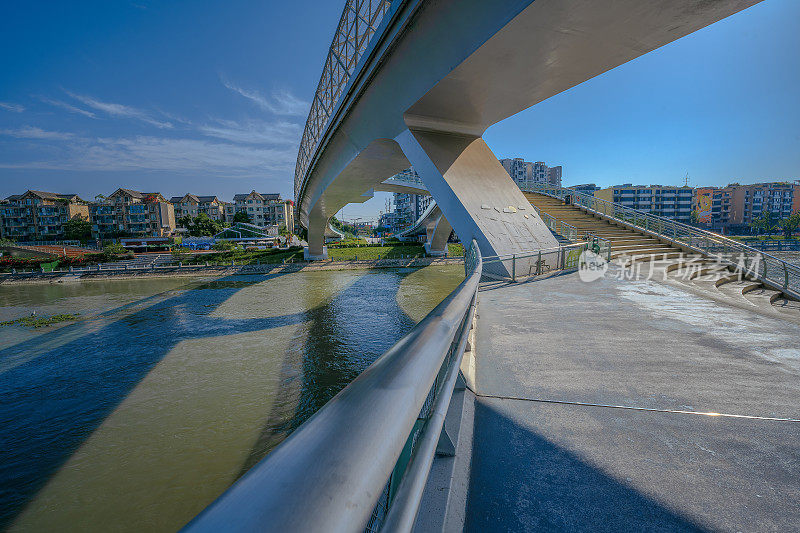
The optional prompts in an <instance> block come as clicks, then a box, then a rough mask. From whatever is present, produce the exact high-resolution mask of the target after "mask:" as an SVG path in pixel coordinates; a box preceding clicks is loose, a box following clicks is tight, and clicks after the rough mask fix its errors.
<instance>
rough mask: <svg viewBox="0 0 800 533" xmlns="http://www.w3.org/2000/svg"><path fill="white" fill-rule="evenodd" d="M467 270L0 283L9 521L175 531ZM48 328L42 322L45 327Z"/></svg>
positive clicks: (1, 443) (1, 490)
mask: <svg viewBox="0 0 800 533" xmlns="http://www.w3.org/2000/svg"><path fill="white" fill-rule="evenodd" d="M462 279H463V267H461V266H455V265H454V266H435V267H428V268H425V269H421V270H410V269H405V270H402V269H398V270H380V271H378V270H376V271H339V272H332V271H322V272H307V273H303V272H300V273H293V274H286V275H279V276H263V275H259V276H231V277H227V278H223V279H217V280H196V281H190V282H187V281H186V279H183V280H169V279H165V280H144V279H143V280H133V281H124V282H123V281H99V282H89V283H83V284H74V285H67V284H63V285H46V286H35V285H30V286H13V287H12V286H0V301H2V310H0V320H11V319H14V318H18V317H19V316H25V315H26V314H29V313H30V312H31V310H34V309H35V310H36V311H37V314H40V315H44V314H55V313H80V314H81V319H80V320H79V321H77V322H75V323H73V324H67V325H61V324H60V325H58V326H56V327H50V328H41V329H39V330H34V331H31V330H26V329H24V328H20V327H16V326H11V327H8V326H7V327H4V328H2V329H0V395H3V396H4V397H5V398H6V399H7V400H8V401H4V402H3V404H2V405H0V424H2V425H3V427H4V428H6V430H5V433H4V434H3V435H0V502H2V503H0V529H3V528H4V527H7V528H9V529H10V530H12V531H55V530H58V531H142V530H147V531H174V530H176V529H178V528H180V527H181V526H182V525H183V524H184V523H185V522H186V521H188V520H189V519H191V517H192V516H194V515H195V514H196V513H197V512H199V511H200V510H202V508H203V507H205V506H206V505H207V504H208V503H210V502H211V501H213V499H214V498H216V497H217V496H218V495H219V494H220V493H221V492H223V491H224V490H225V489H226V488H227V487H228V486H230V484H231V483H232V482H233V481H235V480H236V479H237V478H238V477H239V476H240V475H241V474H242V473H244V472H245V471H247V469H248V468H250V467H251V466H252V465H253V464H255V463H256V462H258V461H259V460H260V459H261V458H263V457H264V456H265V455H266V454H267V453H268V452H269V451H270V450H271V449H272V448H273V447H274V446H275V445H277V444H278V443H280V441H282V440H283V439H284V438H285V437H286V436H287V435H288V434H290V433H291V431H293V430H294V429H295V428H296V427H297V426H299V425H300V424H301V423H302V422H303V421H304V420H305V419H307V418H308V417H309V416H310V415H311V414H313V413H314V412H315V411H316V410H318V409H319V408H320V407H321V406H322V405H324V403H325V402H326V401H327V400H328V399H330V398H331V397H332V396H333V395H334V394H335V393H336V392H338V391H339V390H340V389H341V388H342V387H344V386H345V385H346V384H347V383H348V382H349V381H351V380H352V379H353V378H354V377H355V376H357V375H358V374H359V373H360V372H361V371H363V369H364V368H366V367H367V366H368V365H369V364H370V363H371V362H372V361H374V359H375V358H376V357H378V356H379V355H380V354H381V353H383V352H384V351H385V350H386V349H387V348H388V347H389V346H391V345H392V344H393V343H394V342H396V341H397V339H399V338H400V337H401V336H402V335H404V334H405V333H406V332H408V331H409V330H410V328H411V327H413V325H414V324H415V323H416V322H417V321H419V320H420V319H421V318H422V317H423V316H425V314H427V312H428V311H430V310H431V309H432V308H433V307H434V306H435V305H436V304H437V303H438V302H439V301H441V299H442V298H444V297H445V296H446V295H447V294H449V292H450V291H451V290H452V289H453V288H454V287H455V286H456V285H457V284H458V283H459V282H460V281H461V280H462ZM43 330H44V331H43Z"/></svg>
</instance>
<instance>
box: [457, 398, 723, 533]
mask: <svg viewBox="0 0 800 533" xmlns="http://www.w3.org/2000/svg"><path fill="white" fill-rule="evenodd" d="M472 453H473V456H472V457H473V459H472V470H471V473H470V486H469V497H468V500H467V513H466V525H465V528H464V530H465V531H468V532H473V531H474V532H484V531H570V532H583V531H586V532H589V531H591V532H595V531H608V532H615V533H616V532H619V531H663V532H667V531H670V532H671V531H692V532H702V531H709V530H708V529H707V528H706V527H704V526H703V525H701V524H698V523H697V522H695V521H694V520H692V519H691V518H687V517H684V516H681V515H680V514H678V513H677V512H675V511H674V510H672V509H669V508H668V507H666V506H664V505H663V504H661V503H659V502H657V501H656V500H654V499H652V498H651V497H650V496H648V495H646V494H643V493H642V492H640V491H637V490H636V489H635V488H632V487H630V486H628V485H625V484H624V483H622V482H620V481H618V480H616V479H614V478H613V477H611V476H610V475H609V474H608V473H606V472H604V471H603V470H601V469H600V468H598V467H597V466H595V465H592V464H591V463H589V462H587V461H586V460H585V459H583V458H582V457H580V456H579V455H577V454H576V453H574V452H572V451H570V450H568V449H565V448H564V447H562V446H559V445H558V444H555V443H553V442H552V441H550V440H548V439H547V438H545V437H543V436H541V435H538V434H537V433H536V432H535V431H532V430H531V429H530V428H529V427H525V426H523V425H521V424H519V423H518V422H517V421H515V420H513V419H512V418H510V417H509V416H508V415H507V414H505V413H503V412H501V411H500V410H498V409H497V408H495V407H494V406H492V405H491V404H490V403H489V402H486V401H484V400H482V399H481V398H477V399H476V401H475V433H474V440H473V450H472Z"/></svg>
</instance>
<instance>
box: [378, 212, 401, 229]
mask: <svg viewBox="0 0 800 533" xmlns="http://www.w3.org/2000/svg"><path fill="white" fill-rule="evenodd" d="M403 220H404V219H403V218H402V215H401V214H400V213H398V212H397V211H391V212H389V213H381V216H380V217H379V218H378V226H379V227H381V228H387V229H388V230H389V232H390V233H393V234H396V233H399V232H401V231H402V230H403V229H405V227H406V224H404V222H403Z"/></svg>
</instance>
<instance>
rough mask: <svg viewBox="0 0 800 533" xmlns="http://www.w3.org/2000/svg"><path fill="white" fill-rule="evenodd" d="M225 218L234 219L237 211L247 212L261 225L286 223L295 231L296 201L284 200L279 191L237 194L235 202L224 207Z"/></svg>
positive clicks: (227, 219) (290, 229) (289, 228)
mask: <svg viewBox="0 0 800 533" xmlns="http://www.w3.org/2000/svg"><path fill="white" fill-rule="evenodd" d="M224 211H225V220H226V221H228V222H232V221H233V217H234V216H235V215H236V213H247V214H248V215H250V221H251V222H252V223H253V224H255V225H256V226H259V227H266V226H281V225H282V224H285V225H286V228H287V229H288V230H289V231H294V202H292V201H291V200H283V199H282V198H281V195H280V194H279V193H257V192H256V191H251V192H250V193H248V194H236V195H234V197H233V204H231V205H227V206H225V207H224Z"/></svg>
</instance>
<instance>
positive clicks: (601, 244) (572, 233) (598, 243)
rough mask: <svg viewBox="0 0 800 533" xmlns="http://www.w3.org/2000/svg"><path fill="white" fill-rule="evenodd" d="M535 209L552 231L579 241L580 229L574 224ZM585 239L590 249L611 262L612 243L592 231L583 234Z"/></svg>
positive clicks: (535, 207)
mask: <svg viewBox="0 0 800 533" xmlns="http://www.w3.org/2000/svg"><path fill="white" fill-rule="evenodd" d="M531 205H532V206H533V208H534V209H535V210H536V212H537V213H539V216H540V217H541V218H542V221H544V223H545V225H546V226H547V227H548V228H550V230H551V231H553V232H555V233H557V234H559V235H561V236H562V237H565V238H567V239H569V240H571V241H573V242H575V241H577V240H578V235H579V233H580V232H579V231H578V228H576V227H575V226H573V225H572V224H568V223H566V222H564V221H563V220H561V219H558V218H556V217H554V216H553V215H551V214H550V213H546V212H545V211H542V210H541V209H539V208H538V207H537V206H535V205H533V204H531ZM583 238H584V239H586V241H588V243H589V245H590V248H591V249H592V251H593V252H595V253H597V254H599V255H600V256H601V257H605V258H606V260H607V261H611V241H609V240H608V239H604V238H603V237H600V236H599V235H595V234H594V233H592V232H591V231H586V232H584V234H583Z"/></svg>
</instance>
